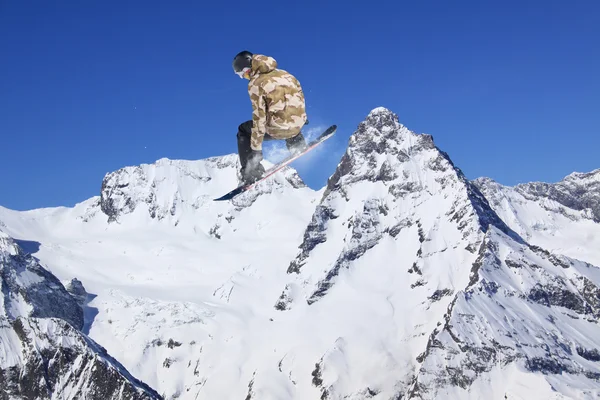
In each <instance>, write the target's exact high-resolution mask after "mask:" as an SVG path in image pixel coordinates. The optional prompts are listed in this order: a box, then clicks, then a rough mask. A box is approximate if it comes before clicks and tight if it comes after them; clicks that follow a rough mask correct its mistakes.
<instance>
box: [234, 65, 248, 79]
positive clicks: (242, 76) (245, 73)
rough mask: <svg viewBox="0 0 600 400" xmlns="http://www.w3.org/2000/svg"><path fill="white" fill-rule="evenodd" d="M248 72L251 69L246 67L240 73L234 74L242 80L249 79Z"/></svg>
mask: <svg viewBox="0 0 600 400" xmlns="http://www.w3.org/2000/svg"><path fill="white" fill-rule="evenodd" d="M250 71H251V69H250V68H248V67H246V68H244V69H243V70H241V71H235V73H236V74H237V76H239V77H240V78H242V79H244V78H246V79H248V78H250Z"/></svg>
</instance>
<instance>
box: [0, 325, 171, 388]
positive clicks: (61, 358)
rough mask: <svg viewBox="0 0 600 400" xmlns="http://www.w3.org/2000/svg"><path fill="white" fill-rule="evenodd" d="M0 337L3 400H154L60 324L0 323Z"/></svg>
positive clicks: (92, 345)
mask: <svg viewBox="0 0 600 400" xmlns="http://www.w3.org/2000/svg"><path fill="white" fill-rule="evenodd" d="M0 337H1V338H2V340H1V341H0V349H1V350H2V351H1V352H0V366H1V367H0V383H2V385H1V386H2V388H3V390H4V395H5V396H9V397H8V398H23V399H51V398H52V399H57V398H60V399H83V398H85V399H98V400H104V399H113V400H120V399H128V400H134V399H135V400H138V399H139V400H146V399H148V400H150V399H160V396H159V395H158V394H157V393H156V392H155V391H153V390H152V389H150V388H149V387H148V386H146V385H144V384H143V383H141V382H140V381H138V380H136V379H135V378H133V377H132V376H131V375H130V374H129V373H128V372H127V371H126V370H125V369H124V368H123V367H122V366H120V365H119V364H118V363H117V362H116V361H114V360H113V359H112V357H110V356H109V355H108V354H106V352H105V351H104V350H103V349H102V348H101V347H99V346H97V345H96V344H95V343H93V342H92V341H91V340H89V339H87V338H85V337H84V336H83V335H82V334H81V333H80V332H78V331H76V330H75V329H74V328H73V327H72V326H71V325H69V324H67V323H66V322H65V321H63V320H60V319H55V318H43V319H40V318H19V319H17V320H15V321H13V322H10V321H9V320H7V319H6V318H0Z"/></svg>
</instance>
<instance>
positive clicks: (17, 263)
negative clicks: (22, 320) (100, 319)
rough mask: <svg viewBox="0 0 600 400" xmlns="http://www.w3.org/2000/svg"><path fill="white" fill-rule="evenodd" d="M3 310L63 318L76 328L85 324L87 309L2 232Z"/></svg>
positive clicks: (14, 314) (0, 310)
mask: <svg viewBox="0 0 600 400" xmlns="http://www.w3.org/2000/svg"><path fill="white" fill-rule="evenodd" d="M0 277H1V278H2V280H1V281H0V289H1V290H2V305H1V307H0V313H2V314H6V315H7V317H8V318H10V319H11V320H14V319H16V318H18V317H37V318H60V319H63V320H65V321H67V322H69V323H70V324H71V325H72V326H73V327H74V328H76V329H81V328H82V326H83V311H82V309H81V307H80V305H79V304H78V303H77V301H76V299H75V298H73V297H72V296H71V295H70V294H69V293H68V292H67V290H66V289H65V287H64V286H63V285H62V284H61V283H60V281H59V280H58V279H57V278H56V277H55V276H54V275H52V274H51V273H50V272H49V271H47V270H46V269H45V268H43V267H42V266H41V265H40V264H39V263H38V262H37V260H36V259H35V258H33V257H32V256H31V255H29V254H27V253H25V252H23V250H22V249H21V248H20V247H19V246H17V245H16V244H15V243H14V242H13V241H12V239H10V237H8V236H7V235H6V234H4V233H2V232H0Z"/></svg>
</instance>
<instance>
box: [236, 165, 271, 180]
mask: <svg viewBox="0 0 600 400" xmlns="http://www.w3.org/2000/svg"><path fill="white" fill-rule="evenodd" d="M240 173H241V175H242V184H244V185H250V184H252V183H254V182H256V181H258V180H259V179H260V178H262V176H263V174H264V173H265V167H263V166H262V164H260V163H259V164H258V165H257V166H256V167H254V168H242V170H241V171H240Z"/></svg>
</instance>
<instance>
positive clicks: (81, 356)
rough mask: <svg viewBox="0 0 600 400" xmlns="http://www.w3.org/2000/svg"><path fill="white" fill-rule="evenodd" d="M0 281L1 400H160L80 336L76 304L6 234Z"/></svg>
mask: <svg viewBox="0 0 600 400" xmlns="http://www.w3.org/2000/svg"><path fill="white" fill-rule="evenodd" d="M0 277H1V278H2V279H1V280H0V291H1V292H2V302H1V303H0V388H1V389H2V396H1V397H2V398H3V399H9V398H11V399H12V398H15V399H17V398H18V399H81V398H86V399H115V400H116V399H158V398H160V396H159V395H158V394H157V393H156V392H155V391H154V390H152V389H151V388H149V387H148V386H146V385H145V384H143V383H142V382H140V381H138V380H137V379H135V378H134V377H132V376H131V374H129V372H127V371H126V370H125V368H124V367H123V366H122V365H120V364H119V363H118V362H117V361H115V360H114V359H113V358H112V357H111V356H109V355H108V354H107V353H106V351H105V350H104V349H103V348H102V347H100V346H99V345H97V344H96V343H95V342H94V341H92V340H91V339H89V338H88V337H87V336H86V335H84V334H83V333H81V332H80V331H79V330H80V329H81V328H83V324H84V315H83V310H82V307H81V304H80V303H78V301H77V298H76V297H74V296H73V295H71V294H70V293H69V292H68V291H67V289H66V288H65V287H64V286H63V285H62V284H61V283H60V281H59V280H58V279H57V278H56V277H55V276H54V275H52V274H51V273H50V272H48V271H47V270H45V269H44V268H43V267H42V266H41V265H40V264H39V263H38V261H37V260H36V259H35V258H33V257H32V256H31V255H29V254H27V253H25V252H24V251H23V250H22V249H21V248H20V247H19V246H18V245H17V244H16V243H15V242H14V241H13V240H12V239H11V238H10V237H9V236H8V235H6V234H5V233H4V232H2V231H0ZM72 287H78V288H81V286H80V283H79V284H78V283H77V281H75V282H73V285H72ZM79 293H81V292H79Z"/></svg>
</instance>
